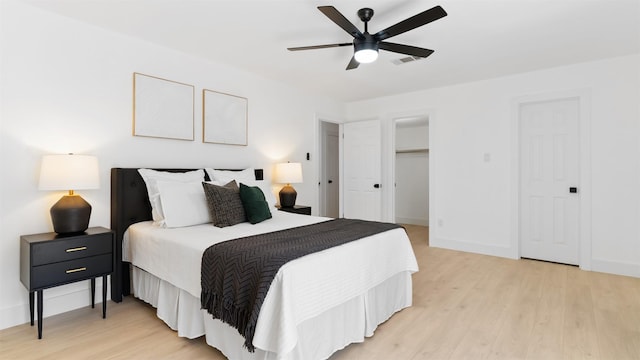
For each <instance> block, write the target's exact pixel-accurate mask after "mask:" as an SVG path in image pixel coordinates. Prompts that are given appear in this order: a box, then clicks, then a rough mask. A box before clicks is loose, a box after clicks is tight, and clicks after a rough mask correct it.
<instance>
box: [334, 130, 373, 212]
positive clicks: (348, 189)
mask: <svg viewBox="0 0 640 360" xmlns="http://www.w3.org/2000/svg"><path fill="white" fill-rule="evenodd" d="M343 134H344V142H343V144H344V163H343V164H344V171H343V180H344V217H346V218H351V219H363V220H376V221H380V220H381V213H382V212H381V205H382V204H381V201H382V196H381V190H380V187H381V184H380V178H381V174H380V172H381V159H382V158H381V137H380V121H378V120H369V121H358V122H351V123H346V124H344V127H343Z"/></svg>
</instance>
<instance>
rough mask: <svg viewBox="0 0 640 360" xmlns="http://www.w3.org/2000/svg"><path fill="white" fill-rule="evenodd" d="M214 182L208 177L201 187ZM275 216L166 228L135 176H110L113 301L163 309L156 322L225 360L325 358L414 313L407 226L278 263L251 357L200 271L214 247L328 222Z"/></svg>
mask: <svg viewBox="0 0 640 360" xmlns="http://www.w3.org/2000/svg"><path fill="white" fill-rule="evenodd" d="M156 170H161V171H163V172H165V171H166V172H171V173H188V172H192V171H193V170H196V169H156ZM252 172H253V173H254V177H255V180H262V177H263V176H262V174H263V172H262V170H260V169H255V170H253V171H252ZM211 180H212V179H211V177H210V176H209V174H208V173H207V172H204V177H203V178H202V181H211ZM240 182H242V180H240ZM266 192H267V191H265V193H266ZM271 205H272V204H271ZM271 213H272V218H270V219H268V220H266V221H263V222H260V223H258V224H255V225H253V224H250V223H241V224H237V225H233V226H229V227H224V228H217V227H215V226H213V225H212V224H210V223H208V224H207V223H205V224H199V225H193V226H184V227H174V228H170V229H166V228H162V227H159V226H157V224H154V222H153V215H152V206H151V204H150V200H149V196H148V193H147V188H146V185H145V181H144V180H143V179H142V176H141V175H140V173H139V172H138V169H137V168H114V169H112V170H111V227H112V229H113V230H114V231H115V232H116V240H117V249H116V266H115V269H116V270H115V272H114V274H113V275H112V278H111V281H112V282H111V289H112V290H111V296H112V300H114V301H116V302H119V301H122V296H126V295H130V293H133V295H134V296H136V297H137V298H140V299H142V300H143V301H145V302H147V303H149V304H151V305H152V306H154V307H155V308H157V315H158V317H159V318H160V319H162V320H163V321H164V322H165V323H166V324H167V325H168V326H169V327H170V328H171V329H173V330H175V331H177V333H178V335H179V336H182V337H187V338H196V337H200V336H203V335H204V336H205V337H206V341H207V343H208V344H209V345H211V346H213V347H215V348H217V349H219V350H220V351H221V352H222V353H223V354H224V355H225V356H226V357H228V358H229V359H265V360H266V359H325V358H328V357H330V356H331V354H333V353H334V352H335V351H337V350H340V349H342V348H344V347H346V346H347V345H349V344H351V343H355V342H362V341H364V338H365V337H370V336H373V332H374V331H375V329H376V327H377V326H378V325H379V324H381V323H382V322H384V321H386V320H388V319H389V318H390V317H391V316H392V315H393V314H394V313H395V312H397V311H400V310H402V309H403V308H406V307H408V306H411V300H412V284H411V274H412V273H414V272H416V271H418V266H417V262H416V259H415V256H414V254H413V251H412V249H411V245H410V243H409V240H408V237H407V235H406V232H405V231H404V229H401V228H399V229H393V230H389V231H385V232H383V233H379V234H375V235H372V236H368V237H366V238H363V239H360V240H355V241H352V242H349V243H347V244H344V245H340V246H337V247H333V248H330V249H327V250H324V251H321V252H318V253H313V254H310V255H307V256H304V257H301V258H299V259H296V260H293V261H290V262H288V263H286V264H285V265H284V266H282V267H281V268H280V270H278V272H277V274H276V276H275V278H274V280H273V282H272V283H271V287H270V288H269V290H268V293H267V295H266V298H265V300H264V303H263V304H262V308H261V310H260V315H259V318H258V322H257V326H256V329H255V336H254V337H253V341H252V343H253V345H254V346H255V351H253V352H250V351H248V350H247V348H246V346H244V345H243V343H244V340H245V339H244V338H243V337H242V336H241V335H240V334H239V333H238V331H237V330H236V329H235V328H233V327H231V326H229V325H227V324H226V323H224V322H222V321H220V320H218V319H214V318H213V317H212V316H211V314H209V313H208V312H207V311H206V310H203V309H201V301H200V298H199V297H200V290H201V289H200V264H201V258H202V254H203V251H204V250H205V249H206V248H207V247H208V246H210V245H211V244H212V243H218V242H224V241H225V240H231V239H235V238H240V237H245V236H251V235H254V234H259V233H269V232H272V231H277V230H281V229H284V228H289V227H297V226H304V225H308V224H314V223H321V222H324V221H328V220H330V219H327V218H322V217H315V216H306V215H299V214H292V213H287V212H281V211H277V210H276V209H275V208H271Z"/></svg>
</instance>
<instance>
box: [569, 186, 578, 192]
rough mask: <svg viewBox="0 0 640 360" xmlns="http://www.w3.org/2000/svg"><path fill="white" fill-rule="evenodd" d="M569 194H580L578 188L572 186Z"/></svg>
mask: <svg viewBox="0 0 640 360" xmlns="http://www.w3.org/2000/svg"><path fill="white" fill-rule="evenodd" d="M569 192H570V193H572V194H577V193H578V188H577V187H574V186H572V187H570V188H569Z"/></svg>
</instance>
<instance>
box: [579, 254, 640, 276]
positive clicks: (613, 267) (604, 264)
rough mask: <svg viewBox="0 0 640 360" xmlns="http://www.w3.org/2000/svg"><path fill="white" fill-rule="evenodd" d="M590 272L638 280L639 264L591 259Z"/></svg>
mask: <svg viewBox="0 0 640 360" xmlns="http://www.w3.org/2000/svg"><path fill="white" fill-rule="evenodd" d="M591 270H592V271H598V272H604V273H609V274H616V275H625V276H633V277H636V278H640V264H635V263H630V262H622V261H613V260H606V259H592V260H591Z"/></svg>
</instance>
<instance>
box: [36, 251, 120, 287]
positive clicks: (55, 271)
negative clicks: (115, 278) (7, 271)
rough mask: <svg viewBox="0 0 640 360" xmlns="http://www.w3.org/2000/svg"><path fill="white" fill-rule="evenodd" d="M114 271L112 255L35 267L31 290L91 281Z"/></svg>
mask: <svg viewBox="0 0 640 360" xmlns="http://www.w3.org/2000/svg"><path fill="white" fill-rule="evenodd" d="M112 270H113V257H112V255H111V253H108V254H104V255H98V256H91V257H86V258H82V259H77V260H71V261H64V262H58V263H54V264H47V265H40V266H34V267H33V268H32V270H31V289H42V288H47V287H51V286H57V285H62V284H66V283H70V282H74V281H76V280H79V279H89V278H94V277H98V276H100V275H104V274H108V273H110V272H111V271H112Z"/></svg>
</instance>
